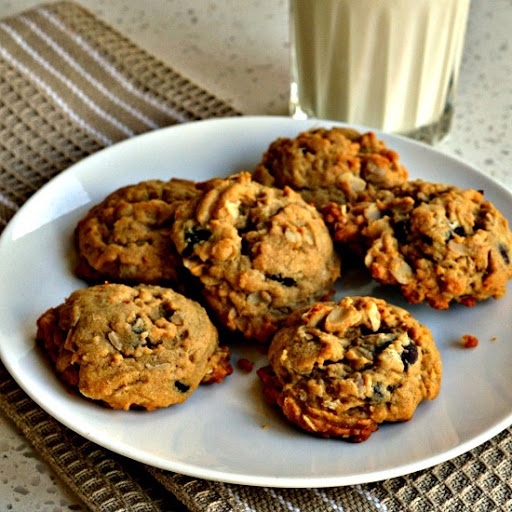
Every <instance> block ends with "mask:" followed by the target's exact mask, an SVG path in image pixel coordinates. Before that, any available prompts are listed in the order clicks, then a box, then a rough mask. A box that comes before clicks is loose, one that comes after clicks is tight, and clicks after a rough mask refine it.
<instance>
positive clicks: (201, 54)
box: [0, 0, 512, 512]
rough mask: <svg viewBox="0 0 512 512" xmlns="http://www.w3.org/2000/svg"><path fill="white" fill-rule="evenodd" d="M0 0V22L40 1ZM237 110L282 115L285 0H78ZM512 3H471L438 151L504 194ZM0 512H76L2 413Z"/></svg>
mask: <svg viewBox="0 0 512 512" xmlns="http://www.w3.org/2000/svg"><path fill="white" fill-rule="evenodd" d="M38 3H40V2H38V1H37V0H17V1H16V2H14V1H12V0H0V18H3V17H5V16H10V15H13V14H16V13H18V12H20V11H22V10H25V9H27V8H30V7H32V6H34V5H36V4H38ZM78 3H80V4H81V5H83V6H84V7H86V8H88V9H89V10H90V11H92V12H93V13H95V14H96V15H97V16H99V17H100V18H102V19H103V20H104V21H106V22H107V23H108V24H110V25H112V26H113V27H115V28H116V29H117V30H118V31H119V32H121V33H123V34H125V35H127V36H128V37H130V38H131V39H132V40H133V41H134V42H135V43H137V44H139V45H140V46H141V47H143V48H145V49H146V50H147V51H148V52H150V53H151V54H153V55H155V56H157V57H158V58H160V59H161V60H162V61H164V62H165V63H167V64H169V65H170V66H172V67H173V68H174V69H175V70H177V71H179V72H180V73H181V74H183V75H184V76H186V77H188V78H190V79H191V80H193V81H194V82H196V83H197V84H198V85H200V86H202V87H203V88H205V89H207V90H208V91H210V92H212V93H214V94H215V95H217V96H218V97H220V98H221V99H223V100H225V101H227V102H228V103H230V104H231V105H232V106H233V107H235V108H236V109H238V110H239V111H241V112H243V113H244V114H263V115H286V114H287V108H288V105H287V103H288V70H289V60H288V48H289V42H288V41H289V40H288V1H287V0H246V1H244V2H240V1H239V0H209V1H205V0H171V1H165V0H152V1H151V2H141V1H135V0H111V1H110V2H104V1H103V0H79V2H78ZM511 26H512V0H473V1H472V6H471V12H470V17H469V25H468V30H467V37H466V44H465V50H464V56H463V62H462V68H461V73H460V78H459V86H458V94H457V100H456V107H455V119H454V123H453V128H452V131H451V133H450V135H449V136H448V137H447V138H446V139H445V140H444V141H443V142H442V143H441V144H440V145H439V146H438V147H439V148H440V149H441V150H442V151H444V152H446V153H447V154H451V155H455V156H457V157H459V158H462V159H464V160H466V161H467V162H469V163H470V164H472V165H473V166H475V167H477V168H479V169H480V170H481V171H483V172H485V173H486V174H488V175H490V176H493V177H494V178H495V179H497V180H498V181H500V182H501V183H503V184H504V185H506V186H507V187H509V188H510V189H512V165H510V163H511V152H512V145H511V143H510V141H511V140H512V36H511V34H510V27H511ZM0 510H2V511H3V510H14V511H28V510H38V511H42V512H63V511H69V510H84V508H83V507H82V505H80V502H79V500H78V499H77V498H76V497H74V496H73V495H72V494H71V493H70V492H69V491H68V490H67V489H66V488H65V486H64V485H62V484H61V483H60V482H59V481H58V480H57V479H56V478H55V476H54V475H53V473H52V471H51V470H50V469H49V468H48V467H47V465H46V464H45V463H44V462H42V461H41V460H40V458H39V456H38V455H37V453H35V452H34V450H33V449H32V448H31V447H30V446H29V445H28V444H27V442H26V441H25V440H24V438H23V437H22V436H20V434H19V433H18V432H17V431H16V428H15V427H13V425H12V424H11V423H10V421H9V420H8V419H6V418H5V417H4V416H2V414H1V413H0Z"/></svg>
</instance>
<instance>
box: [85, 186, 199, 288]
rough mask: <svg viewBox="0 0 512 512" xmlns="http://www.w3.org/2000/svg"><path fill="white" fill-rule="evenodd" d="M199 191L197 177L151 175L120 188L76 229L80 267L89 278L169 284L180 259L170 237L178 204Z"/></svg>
mask: <svg viewBox="0 0 512 512" xmlns="http://www.w3.org/2000/svg"><path fill="white" fill-rule="evenodd" d="M196 194H197V190H196V186H195V184H194V183H193V182H192V181H188V180H181V179H172V180H170V181H160V180H149V181H143V182H141V183H138V184H136V185H130V186H127V187H123V188H121V189H119V190H116V191H115V192H113V193H112V194H110V195H109V196H108V197H107V198H106V199H105V200H104V201H102V202H101V203H99V204H98V205H96V206H94V207H93V208H92V209H91V210H90V211H89V213H88V214H87V215H86V216H85V218H83V219H82V220H81V221H80V222H79V223H78V226H77V228H76V230H75V241H76V248H77V252H78V258H79V262H78V265H77V266H76V269H75V273H76V274H77V275H78V276H79V277H80V278H82V279H85V280H87V281H90V282H102V281H105V280H108V281H112V282H122V283H127V284H138V283H149V284H166V283H167V282H169V283H176V282H177V281H178V274H179V270H180V269H182V266H181V260H180V258H179V256H178V254H177V252H176V249H175V248H174V246H173V244H172V241H171V239H170V237H169V231H170V227H171V225H172V222H173V213H174V210H175V209H176V205H177V204H178V203H179V202H180V201H182V200H186V199H190V198H192V197H194V196H195V195H196Z"/></svg>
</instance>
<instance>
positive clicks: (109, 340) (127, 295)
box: [36, 284, 232, 410]
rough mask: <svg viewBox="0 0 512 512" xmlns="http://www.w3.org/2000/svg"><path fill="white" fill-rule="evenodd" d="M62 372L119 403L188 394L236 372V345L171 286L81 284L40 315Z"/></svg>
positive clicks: (155, 403) (162, 401)
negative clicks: (223, 340)
mask: <svg viewBox="0 0 512 512" xmlns="http://www.w3.org/2000/svg"><path fill="white" fill-rule="evenodd" d="M37 327H38V330H37V336H36V339H37V342H38V343H39V344H40V345H41V346H42V347H43V350H44V351H45V352H46V353H47V354H48V356H49V357H50V359H51V361H52V362H53V365H54V367H55V370H56V372H57V374H58V375H59V377H60V378H61V379H62V380H63V381H64V382H66V383H67V384H69V385H71V386H73V387H77V388H78V390H79V391H80V393H81V394H82V395H84V396H85V397H88V398H90V399H92V400H98V401H102V402H103V403H105V404H107V405H108V406H110V407H112V408H114V409H130V408H131V407H140V408H145V409H147V410H152V409H156V408H159V407H167V406H169V405H172V404H176V403H181V402H184V401H185V400H186V399H187V398H188V397H189V396H190V395H191V394H192V393H193V392H194V391H195V390H196V389H197V387H198V385H199V384H200V383H201V382H204V383H213V382H220V381H221V380H223V378H224V377H225V376H226V375H229V374H230V373H232V368H231V365H230V364H229V357H230V353H229V350H228V349H227V348H226V347H219V346H218V334H217V329H216V328H215V326H214V325H213V324H212V323H211V321H210V319H209V318H208V316H207V314H206V311H205V310H204V309H203V308H202V307H201V306H200V305H199V304H197V303H196V302H193V301H192V300H190V299H187V298H186V297H184V296H183V295H180V294H179V293H176V292H174V291H173V290H171V289H168V288H162V287H159V286H151V285H140V286H134V287H131V286H126V285H124V284H103V285H96V286H92V287H90V288H85V289H82V290H77V291H75V292H74V293H72V294H71V295H70V296H69V298H68V299H67V300H66V301H65V302H64V303H63V304H61V305H59V306H57V307H55V308H51V309H49V310H48V311H47V312H46V313H44V314H43V315H41V317H40V318H39V319H38V321H37Z"/></svg>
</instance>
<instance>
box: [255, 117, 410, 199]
mask: <svg viewBox="0 0 512 512" xmlns="http://www.w3.org/2000/svg"><path fill="white" fill-rule="evenodd" d="M407 177H408V173H407V170H406V169H405V167H404V166H403V165H402V164H401V163H400V162H399V156H398V153H396V152H395V151H392V150H390V149H388V148H387V147H386V144H385V143H384V142H383V141H381V140H379V139H378V138H377V136H376V135H375V133H373V132H367V133H364V134H361V133H359V132H357V131H356V130H352V129H349V128H339V127H335V128H331V129H326V128H317V129H314V130H311V131H308V132H303V133H300V134H299V135H298V136H297V137H296V138H294V139H288V138H279V139H277V140H275V141H274V142H272V144H270V146H269V148H268V149H267V151H266V152H265V153H264V155H263V158H262V161H261V163H260V164H259V165H258V166H257V167H256V169H255V170H254V179H255V180H256V181H258V182H260V183H263V184H264V185H267V186H276V187H279V188H283V187H284V186H289V187H291V188H292V189H294V190H296V191H298V192H300V193H301V195H302V196H303V197H304V199H305V200H306V201H307V202H310V203H313V204H315V206H317V207H318V208H320V207H322V206H324V205H325V204H327V203H329V202H331V201H333V202H335V203H339V204H343V203H346V202H347V201H352V200H354V199H356V198H358V197H359V196H361V195H363V196H365V195H366V196H371V195H372V194H373V193H374V191H376V190H380V189H387V188H390V187H394V186H397V185H399V184H401V183H403V182H405V180H406V179H407Z"/></svg>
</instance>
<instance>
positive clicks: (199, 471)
mask: <svg viewBox="0 0 512 512" xmlns="http://www.w3.org/2000/svg"><path fill="white" fill-rule="evenodd" d="M269 120H271V121H274V122H277V123H282V122H286V123H290V124H296V125H297V127H299V126H302V125H304V124H311V125H312V126H315V125H319V126H350V127H352V128H356V129H359V130H361V131H363V130H365V131H370V130H371V131H374V132H375V133H376V134H377V135H378V136H379V137H382V138H384V139H387V138H391V139H392V140H393V139H398V140H402V141H403V142H404V143H405V144H406V145H409V146H411V147H417V148H420V149H421V150H422V151H425V150H427V151H428V152H435V153H437V154H438V155H440V156H441V157H442V158H443V159H447V160H448V161H450V163H452V162H453V163H455V164H456V165H461V164H462V165H463V166H465V167H467V168H468V169H470V170H471V171H472V172H473V173H475V174H476V175H478V176H480V177H482V178H483V179H484V180H486V181H489V182H490V183H491V184H492V185H493V186H494V187H496V188H497V189H498V190H499V191H500V192H501V193H503V194H505V195H507V196H508V197H509V198H510V199H512V192H511V191H510V190H509V189H508V188H507V187H506V186H505V185H503V184H502V183H500V182H499V181H497V180H496V179H495V178H494V177H493V176H490V175H487V174H484V173H483V172H481V171H480V170H478V169H477V168H476V167H474V166H473V165H471V164H470V163H468V162H466V161H465V160H464V159H463V158H458V157H455V156H453V155H450V154H446V153H444V152H443V151H441V150H440V149H439V148H436V147H431V146H428V145H426V144H423V143H421V142H418V141H414V140H411V139H407V138H405V137H402V136H400V135H395V134H389V133H385V132H381V131H379V130H374V129H371V128H367V127H364V126H358V125H353V124H347V123H339V122H335V121H329V120H309V121H307V120H306V121H296V120H293V119H291V118H289V117H285V116H234V117H224V118H215V119H203V120H198V121H192V122H188V123H183V124H177V125H172V126H168V127H165V128H161V129H158V130H155V131H151V132H146V133H143V134H141V135H137V136H135V137H132V138H129V139H125V140H123V141H121V142H118V143H116V144H114V145H112V146H108V147H106V148H103V149H101V150H99V151H97V152H95V153H93V154H91V155H88V156H86V157H85V158H83V159H82V160H80V161H78V162H76V163H74V164H72V165H70V166H69V167H68V168H66V169H65V170H63V171H62V172H60V173H59V174H57V175H56V176H54V177H53V178H51V179H50V180H49V181H48V182H47V183H45V184H44V185H43V186H42V187H41V188H39V189H38V190H37V191H36V192H35V193H34V194H32V196H31V197H30V198H29V199H28V200H27V201H26V202H25V203H24V204H23V205H22V206H21V207H20V208H19V210H18V211H17V212H16V213H15V215H14V216H13V217H12V218H11V219H10V220H9V222H8V223H7V225H6V226H5V228H4V230H3V232H2V234H1V235H0V255H1V254H2V253H3V251H4V246H5V245H6V244H8V237H9V235H10V233H11V231H12V227H13V226H15V225H16V223H17V222H18V220H17V219H19V216H21V215H24V214H25V212H26V211H29V210H30V208H31V206H32V204H33V202H34V201H37V200H38V199H39V197H44V195H45V194H46V191H47V190H48V188H50V187H58V186H59V183H60V181H61V180H65V179H66V176H69V175H71V174H72V173H74V172H77V169H78V171H79V170H80V167H83V166H85V167H87V165H90V163H91V162H94V160H95V159H99V160H101V159H103V158H104V155H105V153H106V152H112V150H114V151H121V150H122V149H123V147H125V146H126V145H133V144H140V142H141V140H142V141H143V140H144V138H153V137H155V136H164V135H165V134H167V133H169V132H173V131H176V130H183V129H185V130H187V129H192V130H194V129H195V128H194V126H197V125H204V124H214V125H220V124H222V123H235V124H236V123H242V124H244V123H247V122H249V123H255V122H256V123H259V122H262V123H266V122H269ZM191 126H192V128H190V127H191ZM156 134H158V135H156ZM114 148H115V149H114ZM265 149H266V148H262V153H263V151H264V150H265ZM3 346H4V343H2V337H0V358H1V360H2V361H3V363H4V365H5V367H6V368H7V370H8V372H9V373H10V375H11V376H12V377H13V378H14V379H15V381H16V382H17V383H18V385H19V386H20V387H21V388H22V389H23V391H24V392H25V393H27V395H28V396H30V397H31V399H32V400H33V401H34V402H35V403H36V404H37V405H38V406H40V407H41V408H42V409H43V410H45V412H46V413H48V414H49V415H50V416H51V417H53V418H54V419H56V420H57V421H59V422H60V423H62V424H64V425H65V426H66V427H68V428H70V429H71V430H72V431H74V432H76V433H77V434H79V435H81V436H83V437H85V438H87V439H89V440H91V441H93V442H95V443H96V444H98V445H100V446H103V447H104V448H106V449H109V450H112V451H113V452H115V453H119V454H121V455H124V456H127V457H129V458H132V459H134V460H136V461H139V462H143V463H146V464H149V465H152V466H154V467H158V468H161V469H166V470H171V471H176V472H179V473H182V474H185V475H188V476H192V477H197V478H205V479H209V480H213V481H218V482H226V483H234V484H243V485H251V486H269V487H283V488H285V487H287V488H291V487H294V488H308V487H334V486H345V485H354V484H361V483H369V482H375V481H380V480H383V479H388V478H395V477H398V476H403V475H407V474H410V473H412V472H415V471H419V470H423V469H428V468H430V467H432V466H434V465H437V464H439V463H442V462H446V461H447V460H450V459H452V458H454V457H457V456H459V455H461V454H463V453H466V452H467V451H469V450H471V449H473V448H475V447H477V446H479V445H480V444H482V443H484V442H486V441H488V440H489V439H491V438H492V437H495V436H496V435H497V434H499V433H500V432H502V431H503V430H505V429H506V428H507V427H508V426H509V425H510V424H511V423H512V410H511V411H509V414H508V416H506V417H505V418H504V419H503V420H501V421H500V422H497V423H496V424H495V425H494V426H493V427H492V428H489V429H487V430H485V431H484V432H482V433H480V434H479V435H477V436H474V437H473V438H471V439H470V440H468V441H466V442H464V443H460V444H458V445H456V446H455V447H453V448H451V449H449V450H445V451H443V452H442V453H439V454H436V455H433V456H431V457H427V458H423V459H421V460H419V461H416V462H412V463H409V464H405V465H400V466H397V467H396V468H391V469H389V468H388V469H379V470H375V471H371V472H367V473H364V474H356V475H349V476H342V477H339V476H331V477H326V476H321V477H315V476H314V475H312V476H308V477H273V476H269V477H266V476H256V475H249V474H245V473H244V474H241V473H236V474H233V473H230V472H227V473H226V472H225V471H220V470H215V469H209V468H204V467H202V468H201V467H197V465H190V464H188V463H184V462H176V461H164V460H162V461H156V460H155V459H154V457H153V456H151V455H147V454H144V452H143V451H141V450H140V449H139V448H137V449H134V448H133V447H129V446H126V449H124V450H123V451H118V449H116V448H115V447H112V444H111V443H108V442H104V441H103V440H102V439H99V438H98V437H97V436H96V435H94V434H90V433H87V432H86V430H85V429H81V428H79V427H77V426H76V425H75V424H74V423H73V422H72V421H70V420H69V419H67V418H62V417H61V415H58V417H57V416H55V415H54V411H52V410H48V407H46V404H44V403H40V401H39V400H38V399H37V396H35V392H34V390H32V389H30V386H28V385H27V383H26V382H25V380H24V379H23V378H22V377H20V376H19V375H18V372H17V371H16V368H15V365H14V364H11V361H10V359H9V357H8V356H7V357H6V355H5V353H4V348H3ZM305 435H306V434H305Z"/></svg>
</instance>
